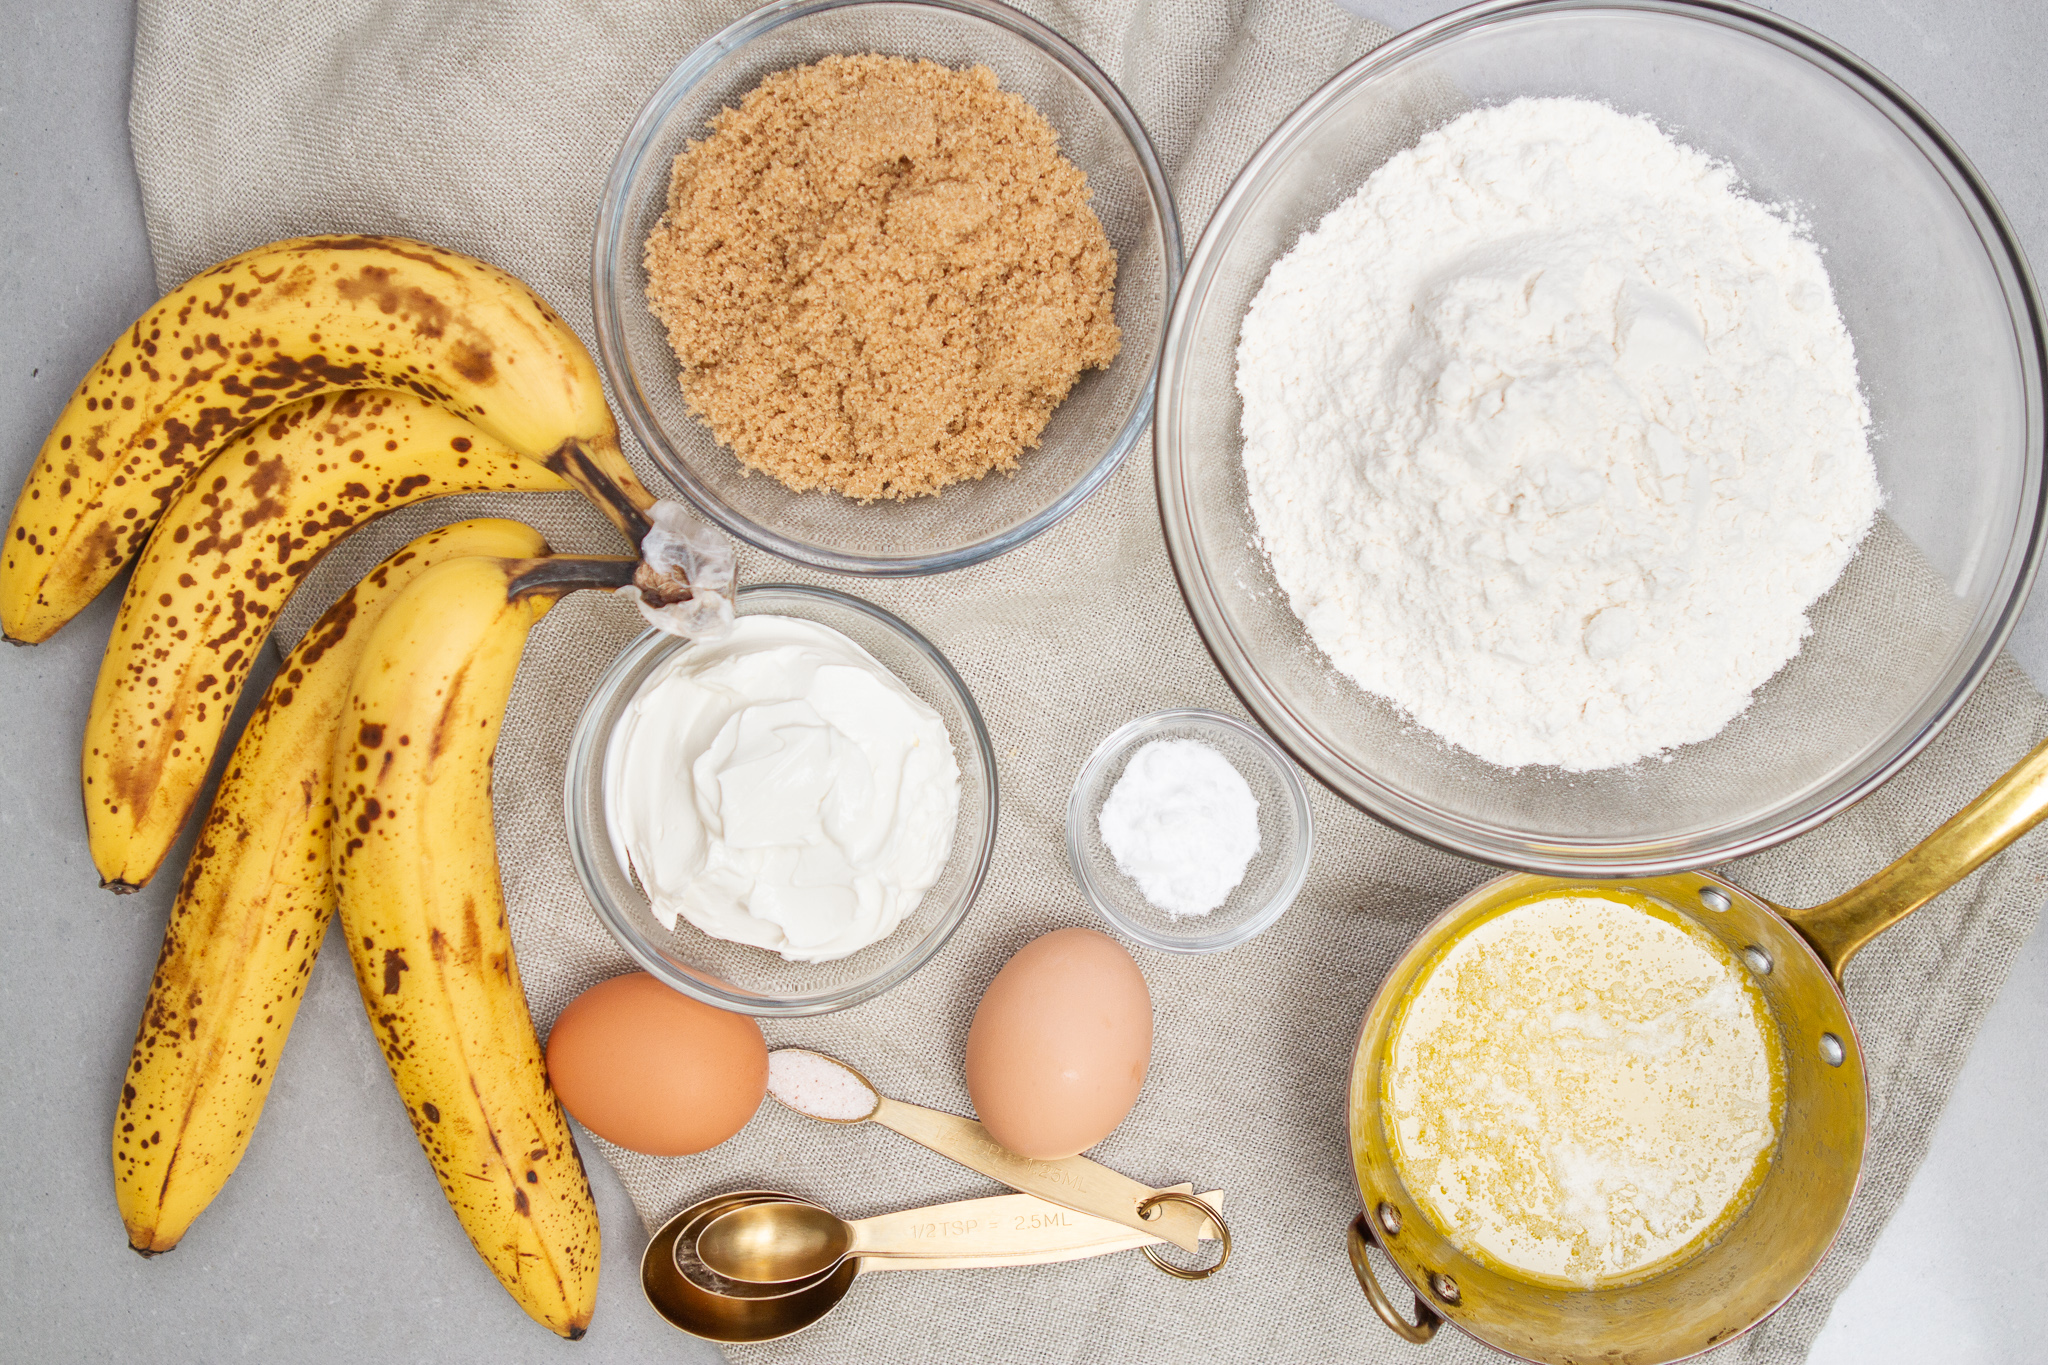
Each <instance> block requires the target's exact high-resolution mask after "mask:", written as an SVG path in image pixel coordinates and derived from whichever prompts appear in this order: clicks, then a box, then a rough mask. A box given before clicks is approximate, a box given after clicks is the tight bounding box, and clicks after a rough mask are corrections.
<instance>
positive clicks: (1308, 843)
mask: <svg viewBox="0 0 2048 1365" xmlns="http://www.w3.org/2000/svg"><path fill="white" fill-rule="evenodd" d="M1170 725H1197V726H1202V725H1206V726H1211V727H1214V728H1217V729H1223V730H1228V731H1230V732H1231V733H1232V734H1234V735H1237V736H1238V737H1239V738H1242V739H1245V740H1248V741H1249V742H1250V743H1251V746H1252V748H1253V749H1254V750H1256V751H1257V752H1258V754H1259V756H1260V757H1261V758H1263V759H1264V760H1265V761H1266V765H1267V766H1268V767H1269V768H1270V769H1272V771H1273V773H1274V775H1275V776H1276V777H1277V778H1278V779H1279V783H1280V788H1281V790H1282V791H1284V792H1285V793H1286V794H1287V809H1288V811H1289V813H1290V814H1291V815H1292V816H1293V820H1292V824H1293V826H1294V858H1293V861H1292V863H1291V864H1290V865H1289V867H1288V870H1287V877H1286V880H1284V881H1282V882H1281V884H1280V888H1279V890H1277V891H1275V892H1274V893H1273V895H1272V896H1271V897H1269V898H1268V899H1267V901H1266V903H1265V904H1264V905H1262V906H1260V907H1259V908H1258V909H1257V910H1256V911H1254V912H1253V913H1252V914H1250V915H1247V916H1246V917H1245V918H1244V919H1243V920H1240V921H1239V922H1238V923H1237V924H1235V925H1233V926H1231V927H1230V928H1228V929H1224V930H1221V931H1219V932H1217V933H1214V934H1209V935H1206V936H1204V937H1201V938H1181V937H1176V936H1172V935H1167V934H1162V933H1160V932H1159V931H1158V930H1157V929H1153V928H1150V927H1148V926H1146V925H1143V924H1139V923H1137V922H1136V921H1134V920H1131V919H1130V918H1128V917H1127V916H1125V915H1124V914H1123V912H1122V911H1120V910H1118V909H1117V908H1116V906H1115V905H1114V904H1113V903H1112V902H1111V900H1110V898H1109V897H1108V896H1107V895H1106V894H1104V892H1103V890H1102V888H1101V886H1100V884H1099V883H1098V881H1097V879H1096V877H1095V874H1094V871H1093V869H1091V868H1090V867H1089V866H1088V860H1087V857H1086V855H1085V854H1084V853H1083V851H1082V849H1083V844H1084V842H1085V839H1086V830H1085V826H1086V824H1087V821H1088V814H1089V811H1088V804H1089V803H1088V802H1086V801H1084V800H1083V799H1082V793H1084V792H1086V791H1087V790H1088V788H1089V787H1090V786H1091V785H1092V784H1093V783H1094V781H1095V779H1096V778H1097V777H1098V776H1099V775H1101V774H1102V773H1104V772H1105V771H1106V770H1107V769H1108V767H1109V765H1110V764H1111V763H1113V762H1115V761H1116V760H1117V759H1118V758H1120V757H1122V756H1123V754H1124V753H1125V752H1127V751H1128V750H1129V749H1130V747H1131V746H1132V745H1133V744H1135V743H1136V742H1137V741H1139V740H1140V739H1143V738H1145V737H1146V736H1147V735H1148V734H1149V733H1151V732H1153V731H1156V730H1159V729H1162V728H1165V727H1167V726H1170ZM1066 823H1067V865H1068V866H1069V867H1070V868H1072V869H1073V873H1074V880H1075V881H1076V882H1078V883H1080V886H1081V894H1082V895H1083V896H1084V897H1086V898H1087V901H1088V903H1089V905H1091V906H1093V907H1094V909H1095V913H1096V914H1098V915H1101V916H1102V917H1103V918H1104V919H1106V920H1108V921H1109V924H1110V927H1111V928H1113V929H1115V930H1116V931H1117V932H1118V933H1120V934H1123V935H1126V936H1127V937H1129V938H1132V939H1135V940H1136V941H1137V942H1139V943H1142V944H1144V945H1145V946H1146V947H1148V948H1157V949H1159V950H1160V951H1161V952H1167V953H1218V952H1222V951H1223V950H1224V949H1226V948H1235V947H1236V946H1237V945H1238V944H1240V943H1244V942H1247V941H1248V940H1250V939H1253V938H1256V937H1258V936H1259V935H1260V934H1262V933H1264V932H1265V931H1266V930H1268V929H1270V928H1272V927H1273V926H1274V925H1275V924H1276V923H1278V922H1279V920H1280V917H1281V916H1282V915H1284V914H1286V913H1287V909H1288V907H1289V906H1291V905H1293V904H1294V902H1295V898H1296V897H1298V896H1299V895H1300V894H1301V888H1302V887H1303V886H1304V885H1305V884H1306V883H1307V881H1308V869H1309V863H1310V862H1311V861H1312V860H1313V858H1314V856H1315V842H1316V835H1315V817H1314V815H1313V814H1312V813H1311V811H1310V810H1309V804H1308V788H1307V787H1306V786H1305V785H1304V784H1303V783H1302V780H1301V774H1300V773H1298V772H1296V771H1295V770H1294V765H1293V764H1292V763H1290V762H1288V761H1287V755H1286V754H1285V753H1283V752H1282V751H1281V749H1280V746H1279V745H1277V744H1275V743H1274V742H1273V739H1272V737H1271V736H1270V735H1268V734H1267V733H1266V732H1265V731H1263V730H1261V729H1260V728H1259V727H1258V726H1256V725H1253V724H1250V723H1248V722H1246V721H1242V720H1239V719H1238V718H1237V717H1236V716H1231V715H1225V714H1224V713H1223V712H1221V711H1206V710H1201V709H1197V708H1188V709H1178V710H1169V711H1154V712H1152V713H1151V714H1150V715H1145V716H1139V717H1138V718H1137V719H1135V720H1131V721H1126V722H1125V723H1124V724H1122V725H1120V726H1118V727H1117V728H1116V729H1114V730H1112V731H1110V732H1109V733H1108V734H1107V735H1105V736H1103V738H1102V742H1101V743H1100V744H1097V745H1096V746H1095V751H1094V752H1093V753H1091V754H1089V755H1088V761H1087V762H1085V763H1083V764H1082V765H1081V771H1080V772H1079V773H1078V774H1077V775H1076V776H1075V778H1074V787H1073V790H1072V791H1071V792H1070V793H1068V796H1067V822H1066Z"/></svg>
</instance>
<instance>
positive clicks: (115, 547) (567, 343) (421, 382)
mask: <svg viewBox="0 0 2048 1365" xmlns="http://www.w3.org/2000/svg"><path fill="white" fill-rule="evenodd" d="M361 388H392V389H404V390H407V391H408V392H411V393H415V394H417V395H419V396H420V397H422V398H425V399H428V400H429V401H432V402H435V403H439V404H441V405H442V406H444V407H447V408H449V409H450V410H451V411H454V412H456V413H458V414H460V415H461V416H464V417H467V418H468V419H469V420H470V421H472V422H474V423H476V424H477V425H478V426H479V427H481V428H483V429H484V430H485V431H486V432H489V433H490V434H491V435H492V436H494V437H496V438H497V439H498V440H499V441H501V442H503V443H504V444H505V445H507V446H510V447H511V448H513V449H514V450H517V451H520V452H522V453H524V454H527V455H530V456H534V457H536V458H538V459H540V460H542V461H544V462H545V463H546V464H547V465H548V466H549V467H550V468H552V469H554V470H555V471H556V472H557V473H558V474H560V475H561V476H562V477H563V478H565V479H567V480H568V481H569V482H570V483H572V484H574V485H575V486H576V487H578V488H580V489H581V490H583V491H584V492H585V493H587V494H589V495H590V497H591V498H592V500H593V501H595V502H596V503H597V504H598V506H599V507H600V508H601V509H603V511H604V512H605V514H606V515H607V516H609V517H611V518H612V520H613V521H615V522H616V523H617V524H618V525H619V527H620V529H621V530H623V531H625V532H626V535H627V537H628V538H629V539H630V540H631V541H632V543H633V544H634V545H638V544H639V543H640V541H641V539H642V537H644V536H645V535H646V533H647V520H646V517H645V515H644V509H645V508H646V507H647V506H649V505H650V504H651V503H652V502H653V496H652V495H651V494H650V493H648V492H647V490H646V489H645V488H643V487H642V486H641V485H640V482H639V480H638V479H637V478H635V477H634V475H633V471H632V468H631V467H630V466H629V465H628V464H627V463H626V461H625V458H624V456H623V455H621V454H620V452H619V439H618V438H619V433H618V425H617V423H616V422H614V421H613V419H612V415H611V410H610V408H608V407H607V406H606V404H605V399H604V390H603V387H602V385H601V384H600V382H599V379H598V373H597V367H596V365H595V364H593V363H592V361H591V358H590V353H589V352H588V351H587V350H586V349H584V346H583V343H582V342H581V341H580V340H578V339H577V337H576V334H575V333H574V332H573V331H571V330H570V329H569V327H568V325H567V324H565V323H564V322H563V321H562V320H561V319H560V318H559V317H557V316H556V315H555V314H554V312H553V310H551V309H550V308H549V307H548V306H547V305H546V304H545V303H543V302H541V300H540V299H539V298H538V297H536V296H535V295H534V293H533V291H532V290H530V289H528V288H527V287H526V285H524V284H522V283H521V282H520V281H519V280H517V279H514V278H513V277H512V276H510V275H508V274H506V273H504V272H503V271H501V270H498V269H497V268H495V267H493V266H489V265H486V264H484V263H483V262H482V261H478V260H473V259H471V258H470V257H468V256H463V255H460V254H458V253H456V252H453V251H446V250H443V249H442V248H440V247H435V246H429V245H426V244H425V243H422V242H412V241H406V240H403V239H401V238H393V237H360V236H335V237H299V238H293V239H290V240H287V241H282V242H273V243H271V244H270V245H268V246H263V247H258V248H256V249H255V250H254V251H250V252H246V253H244V254H243V255H240V256H237V257H235V258H233V259H232V260H228V261H223V262H222V263H221V264H219V265H217V266H214V267H213V268H212V269H211V270H207V271H205V272H203V273H201V274H200V275H197V276H195V277H194V278H193V279H191V280H189V281H187V282H186V283H185V284H183V285H181V286H179V287H178V288H177V289H175V290H173V291H172V292H171V293H170V294H168V295H167V296H165V297H164V298H163V299H162V300H160V301H159V302H158V303H157V304H156V305H155V306H154V307H152V308H151V309H150V310H149V311H148V312H147V313H144V314H143V315H142V317H140V318H138V319H137V320H136V321H135V323H134V325H133V326H131V327H130V328H129V329H128V331H127V332H126V333H125V334H124V335H123V336H122V337H121V339H120V340H118V341H116V342H115V343H114V345H113V346H112V347H110V348H109V349H108V351H107V353H106V354H105V355H104V356H102V357H101V358H100V360H99V361H98V363H97V364H95V365H94V366H93V368H92V371H91V372H90V373H89V374H87V375H86V377H85V379H84V380H83V381H82V382H81V383H80V384H79V386H78V388H77V390H76V391H75V392H74V393H73V394H72V396H71V401H70V403H69V404H68V405H67V406H66V407H65V409H64V411H63V413H62V414H61V415H60V416H59V417H58V419H57V423H56V425H55V426H54V427H52V428H51V430H50V434H49V436H48V438H47V439H46V440H45V441H44V442H43V449H42V453H41V455H40V456H39V457H38V458H37V460H36V462H35V465H34V466H33V468H32V469H31V470H30V472H29V476H28V480H27V482H26V483H25V484H24V485H23V487H22V491H21V496H20V498H19V499H18V500H17V501H16V502H15V505H14V515H13V519H12V520H11V522H10V523H9V525H8V528H7V534H6V540H5V542H4V543H0V629H4V630H5V633H6V635H7V637H8V638H10V639H12V640H15V641H18V642H22V643H34V642H37V641H40V640H44V639H47V638H48V637H49V636H50V635H51V633H53V632H54V631H55V630H56V629H57V628H58V627H59V626H61V625H63V624H64V623H65V622H66V621H68V620H70V619H71V617H72V616H74V615H75V614H77V612H78V611H79V610H80V609H81V608H82V607H84V605H85V604H86V603H87V602H89V601H91V600H92V599H93V598H94V597H95V596H97V595H98V593H99V591H100V589H102V588H104V587H105V586H106V585H107V584H108V583H109V582H111V581H112V580H113V578H114V577H115V575H117V574H118V573H119V572H120V570H121V567H122V566H123V565H124V564H126V563H127V562H128V560H129V559H131V558H133V557H134V555H135V554H136V553H137V552H138V551H139V550H141V548H142V546H143V543H144V541H145V540H146V539H147V538H148V536H149V532H150V527H151V526H152V525H154V524H155V521H156V518H157V513H158V512H159V511H160V510H161V509H162V507H163V506H164V504H165V503H167V502H168V501H170V499H171V498H173V497H175V496H176V495H177V492H178V490H179V489H180V488H181V487H183V486H184V483H185V481H186V478H187V477H188V476H189V475H190V474H191V473H192V471H193V470H195V469H196V468H198V467H199V466H200V465H201V464H203V463H205V461H206V460H207V458H208V457H209V456H210V455H211V454H212V453H213V452H214V451H216V450H218V449H219V448H220V447H221V446H222V445H224V444H225V443H226V442H227V441H229V440H231V439H232V438H233V437H234V436H236V435H237V434H238V433H240V432H241V431H243V430H245V429H247V428H248V427H250V426H251V425H253V424H254V423H256V422H258V421H261V420H262V419H264V418H265V417H268V416H269V415H270V414H272V413H274V412H276V411H277V410H278V409H279V408H281V407H283V406H284V405H285V404H287V403H291V402H294V401H296V400H298V399H302V398H310V397H313V396H315V395H318V394H322V393H331V392H334V391H337V390H341V389H361Z"/></svg>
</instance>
